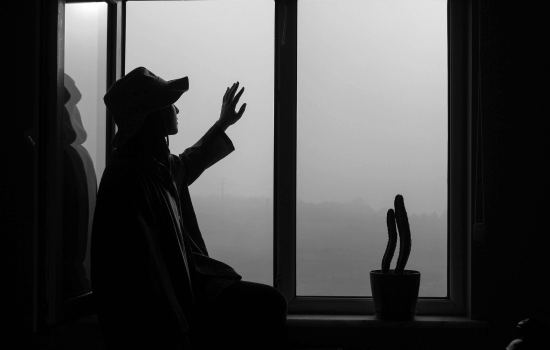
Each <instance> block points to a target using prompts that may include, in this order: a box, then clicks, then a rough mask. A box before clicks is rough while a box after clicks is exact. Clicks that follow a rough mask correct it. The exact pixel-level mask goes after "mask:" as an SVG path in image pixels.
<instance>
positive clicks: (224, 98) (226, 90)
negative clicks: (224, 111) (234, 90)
mask: <svg viewBox="0 0 550 350" xmlns="http://www.w3.org/2000/svg"><path fill="white" fill-rule="evenodd" d="M228 91H229V88H227V89H225V94H224V95H223V102H225V100H227V92H228Z"/></svg>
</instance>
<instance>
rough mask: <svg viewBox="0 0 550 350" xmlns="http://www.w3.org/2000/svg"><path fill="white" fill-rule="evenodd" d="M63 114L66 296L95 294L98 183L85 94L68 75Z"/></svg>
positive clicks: (64, 287) (64, 294)
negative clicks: (92, 269) (92, 268)
mask: <svg viewBox="0 0 550 350" xmlns="http://www.w3.org/2000/svg"><path fill="white" fill-rule="evenodd" d="M64 84H65V99H64V103H65V107H64V110H63V180H64V181H63V296H64V297H66V298H67V297H71V296H75V295H78V294H81V293H85V292H88V291H90V290H91V288H90V268H89V266H90V254H89V246H90V239H91V232H92V221H93V216H94V210H95V202H96V194H97V179H96V174H95V169H94V163H93V161H92V158H91V157H90V154H89V153H88V151H87V150H86V148H85V147H84V146H83V144H84V142H86V138H87V133H86V130H85V129H84V126H83V124H82V118H81V116H80V111H79V110H78V107H77V104H78V102H79V101H80V100H81V99H82V94H81V93H80V91H79V90H78V88H77V87H76V84H75V82H74V80H73V79H72V78H71V77H70V76H69V75H68V74H65V79H64Z"/></svg>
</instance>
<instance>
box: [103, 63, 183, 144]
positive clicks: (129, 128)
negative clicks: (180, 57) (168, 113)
mask: <svg viewBox="0 0 550 350" xmlns="http://www.w3.org/2000/svg"><path fill="white" fill-rule="evenodd" d="M187 90H189V78H188V77H183V78H180V79H175V80H169V81H166V80H164V79H162V78H161V77H158V76H156V75H155V74H153V73H152V72H151V71H149V70H148V69H146V68H143V67H138V68H136V69H134V70H132V71H131V72H130V73H128V74H126V75H125V76H123V77H122V78H120V79H119V80H117V81H116V82H115V83H114V84H113V85H112V86H111V87H110V88H109V90H108V91H107V93H106V94H105V96H104V97H103V101H104V102H105V105H106V106H107V109H108V110H109V112H110V113H111V115H112V116H113V118H114V120H115V123H116V125H117V127H118V131H117V133H116V135H115V137H114V138H113V140H112V141H111V145H112V146H113V147H115V148H116V147H119V146H121V145H123V144H125V143H126V142H128V141H129V140H130V139H131V138H132V137H134V136H135V135H136V134H137V133H138V132H139V130H140V129H141V126H142V125H143V122H144V120H145V117H146V116H147V115H148V114H149V113H152V112H154V111H157V110H159V109H162V108H165V107H168V106H170V105H171V104H173V103H174V102H176V101H177V100H178V99H179V98H180V96H181V95H182V94H183V93H184V92H186V91H187Z"/></svg>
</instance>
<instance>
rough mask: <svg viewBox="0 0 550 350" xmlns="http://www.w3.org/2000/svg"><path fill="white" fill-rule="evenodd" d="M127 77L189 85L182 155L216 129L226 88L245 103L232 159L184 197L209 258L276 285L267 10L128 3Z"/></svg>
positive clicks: (179, 145)
mask: <svg viewBox="0 0 550 350" xmlns="http://www.w3.org/2000/svg"><path fill="white" fill-rule="evenodd" d="M126 25H127V38H126V71H130V70H132V69H134V68H136V67H139V66H143V67H146V68H148V69H149V70H151V71H152V72H153V73H155V74H157V75H159V76H160V77H162V78H164V79H166V80H170V79H175V78H179V77H182V76H188V77H189V84H190V89H189V91H187V92H186V93H185V94H183V95H182V97H181V98H180V99H179V101H178V102H177V103H176V106H177V107H178V109H179V110H180V113H179V115H178V118H179V133H178V134H177V135H174V136H171V137H170V149H171V152H172V153H173V154H179V153H181V152H183V151H184V150H185V148H187V147H189V146H191V145H193V144H194V143H195V142H196V141H197V140H198V139H199V138H200V137H202V136H203V135H204V133H205V132H206V131H207V130H208V129H209V128H210V127H211V126H212V125H213V124H214V123H215V122H216V120H217V119H218V118H219V115H220V108H221V102H222V98H223V95H224V93H225V90H226V88H227V87H228V86H231V85H232V84H233V83H234V82H236V81H239V83H240V86H244V87H245V92H244V94H243V96H242V98H241V100H240V102H239V104H238V106H237V110H238V108H240V105H241V104H242V103H244V102H246V104H247V108H246V112H245V113H244V115H243V117H242V119H241V120H240V121H239V122H237V123H236V124H235V125H233V126H231V127H230V128H229V129H228V130H227V134H228V136H229V137H230V138H231V140H232V141H233V144H234V146H235V151H234V152H233V153H232V154H230V155H229V156H228V157H227V158H225V159H224V160H223V161H221V162H219V163H217V164H215V165H214V166H213V167H211V168H209V169H208V170H206V171H205V172H204V173H203V174H202V175H201V177H200V178H199V179H198V180H197V181H195V182H194V183H193V185H192V186H191V187H190V188H189V190H190V192H191V196H192V199H193V205H194V208H195V212H196V214H197V219H198V222H199V225H200V228H201V232H202V234H203V236H204V240H205V242H206V246H207V248H208V251H209V254H210V255H211V256H212V257H213V258H215V259H218V260H221V261H223V262H225V263H227V264H229V265H231V266H232V267H233V268H234V269H235V270H236V271H237V272H238V273H240V274H241V275H242V276H243V278H244V279H245V280H248V281H253V282H260V283H265V284H272V273H273V272H272V270H273V263H272V261H273V229H272V227H273V221H272V217H273V199H272V193H273V84H274V78H273V64H274V61H273V60H274V52H273V28H274V3H273V1H256V0H253V1H204V2H202V1H197V2H129V3H128V5H127V23H126Z"/></svg>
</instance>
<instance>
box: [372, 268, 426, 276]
mask: <svg viewBox="0 0 550 350" xmlns="http://www.w3.org/2000/svg"><path fill="white" fill-rule="evenodd" d="M394 271H395V269H390V272H389V273H383V272H382V270H381V269H378V270H371V272H370V273H371V275H386V276H387V275H392V276H409V275H420V274H421V273H420V271H417V270H403V273H402V274H395V273H394Z"/></svg>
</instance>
